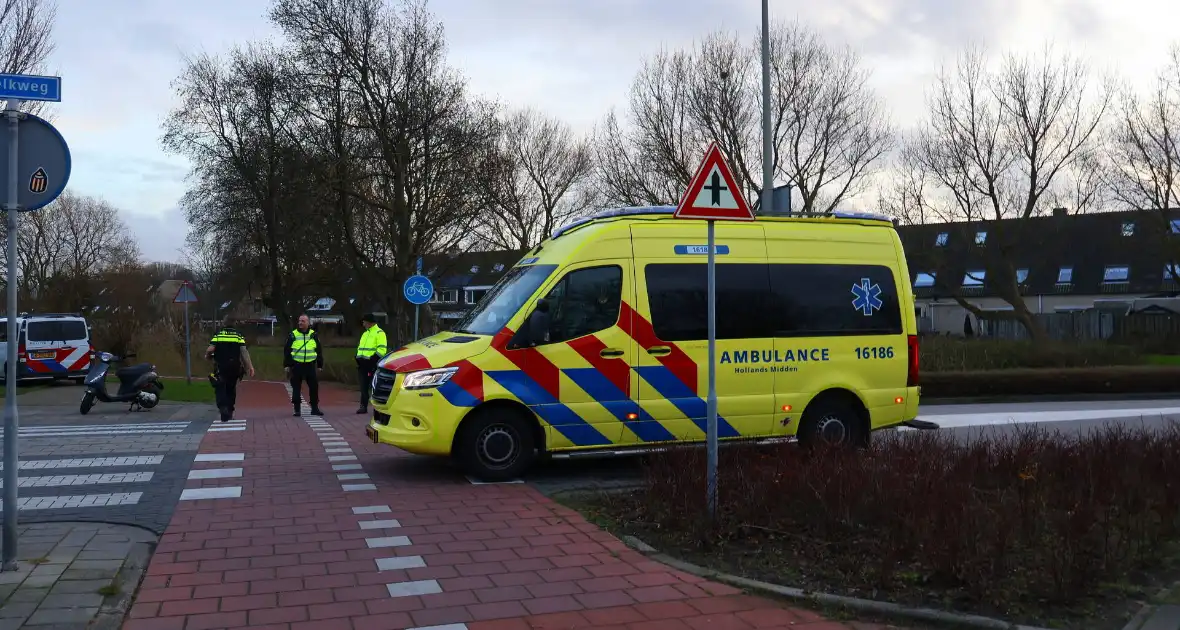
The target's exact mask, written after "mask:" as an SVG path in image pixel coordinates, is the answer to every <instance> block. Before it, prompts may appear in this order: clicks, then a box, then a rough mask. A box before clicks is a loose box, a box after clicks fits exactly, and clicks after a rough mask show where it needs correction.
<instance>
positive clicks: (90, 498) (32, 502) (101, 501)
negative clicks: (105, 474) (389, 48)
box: [16, 492, 143, 511]
mask: <svg viewBox="0 0 1180 630" xmlns="http://www.w3.org/2000/svg"><path fill="white" fill-rule="evenodd" d="M142 496H143V493H142V492H114V493H110V494H83V495H75V496H54V497H25V498H21V499H17V500H16V508H17V510H18V511H23V510H62V509H69V508H84V507H108V506H112V505H135V504H136V503H139V499H140V497H142Z"/></svg>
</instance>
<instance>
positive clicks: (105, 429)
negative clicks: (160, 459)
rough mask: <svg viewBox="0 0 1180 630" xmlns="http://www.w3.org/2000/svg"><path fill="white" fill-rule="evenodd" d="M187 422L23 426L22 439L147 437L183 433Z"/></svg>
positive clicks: (20, 435) (187, 425) (21, 430)
mask: <svg viewBox="0 0 1180 630" xmlns="http://www.w3.org/2000/svg"><path fill="white" fill-rule="evenodd" d="M189 424H191V423H189V422H145V423H136V424H58V425H30V426H23V427H21V428H20V431H19V432H18V433H17V436H18V437H22V438H47V437H53V438H63V437H64V438H74V437H77V438H90V437H93V436H96V435H149V434H172V435H175V434H178V433H184V431H185V429H187V428H188V427H189Z"/></svg>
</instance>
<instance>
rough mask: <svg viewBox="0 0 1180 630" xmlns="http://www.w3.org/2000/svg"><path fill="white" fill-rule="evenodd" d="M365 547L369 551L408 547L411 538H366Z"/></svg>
mask: <svg viewBox="0 0 1180 630" xmlns="http://www.w3.org/2000/svg"><path fill="white" fill-rule="evenodd" d="M365 545H366V546H368V547H369V549H384V548H385V547H408V546H409V545H410V537H409V536H385V537H383V538H366V539H365Z"/></svg>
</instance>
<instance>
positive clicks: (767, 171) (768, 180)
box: [761, 0, 774, 215]
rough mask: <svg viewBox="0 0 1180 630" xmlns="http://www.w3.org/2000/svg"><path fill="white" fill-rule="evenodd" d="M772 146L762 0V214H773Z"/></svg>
mask: <svg viewBox="0 0 1180 630" xmlns="http://www.w3.org/2000/svg"><path fill="white" fill-rule="evenodd" d="M773 203H774V147H773V145H772V142H771V127H770V0H762V203H761V205H762V214H763V215H769V214H774V205H773Z"/></svg>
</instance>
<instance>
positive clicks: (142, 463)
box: [0, 455, 166, 512]
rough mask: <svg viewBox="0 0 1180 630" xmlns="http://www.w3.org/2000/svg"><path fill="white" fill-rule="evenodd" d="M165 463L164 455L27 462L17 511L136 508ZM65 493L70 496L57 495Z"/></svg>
mask: <svg viewBox="0 0 1180 630" xmlns="http://www.w3.org/2000/svg"><path fill="white" fill-rule="evenodd" d="M165 460H166V456H164V455H149V456H127V457H69V458H55V459H27V460H24V461H22V462H20V465H19V466H18V467H17V488H19V489H21V490H22V492H21V493H20V494H21V495H24V496H18V498H17V508H18V509H19V511H21V512H25V511H31V510H62V509H83V508H103V507H112V506H127V505H135V504H138V503H139V502H140V501H141V500H142V499H143V497H144V494H145V492H147V491H148V490H149V489H152V482H153V480H157V474H158V473H159V472H161V471H160V470H159V468H160V467H162V466H164V465H165V464H166V462H165ZM96 469H98V470H99V471H100V472H95V470H96ZM26 471H27V472H28V473H30V474H25V473H26ZM42 471H52V472H50V473H49V474H44V473H43V472H42ZM75 471H76V472H75ZM0 487H3V482H2V481H0ZM82 487H85V490H82ZM67 488H68V489H69V490H65V489H67ZM63 490H65V491H66V492H70V494H58V493H59V492H61V491H63ZM79 490H81V492H82V493H85V494H82V493H79ZM89 490H93V492H87V491H89ZM25 491H28V492H25ZM44 492H48V493H51V494H43V493H44ZM29 495H34V496H29Z"/></svg>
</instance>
